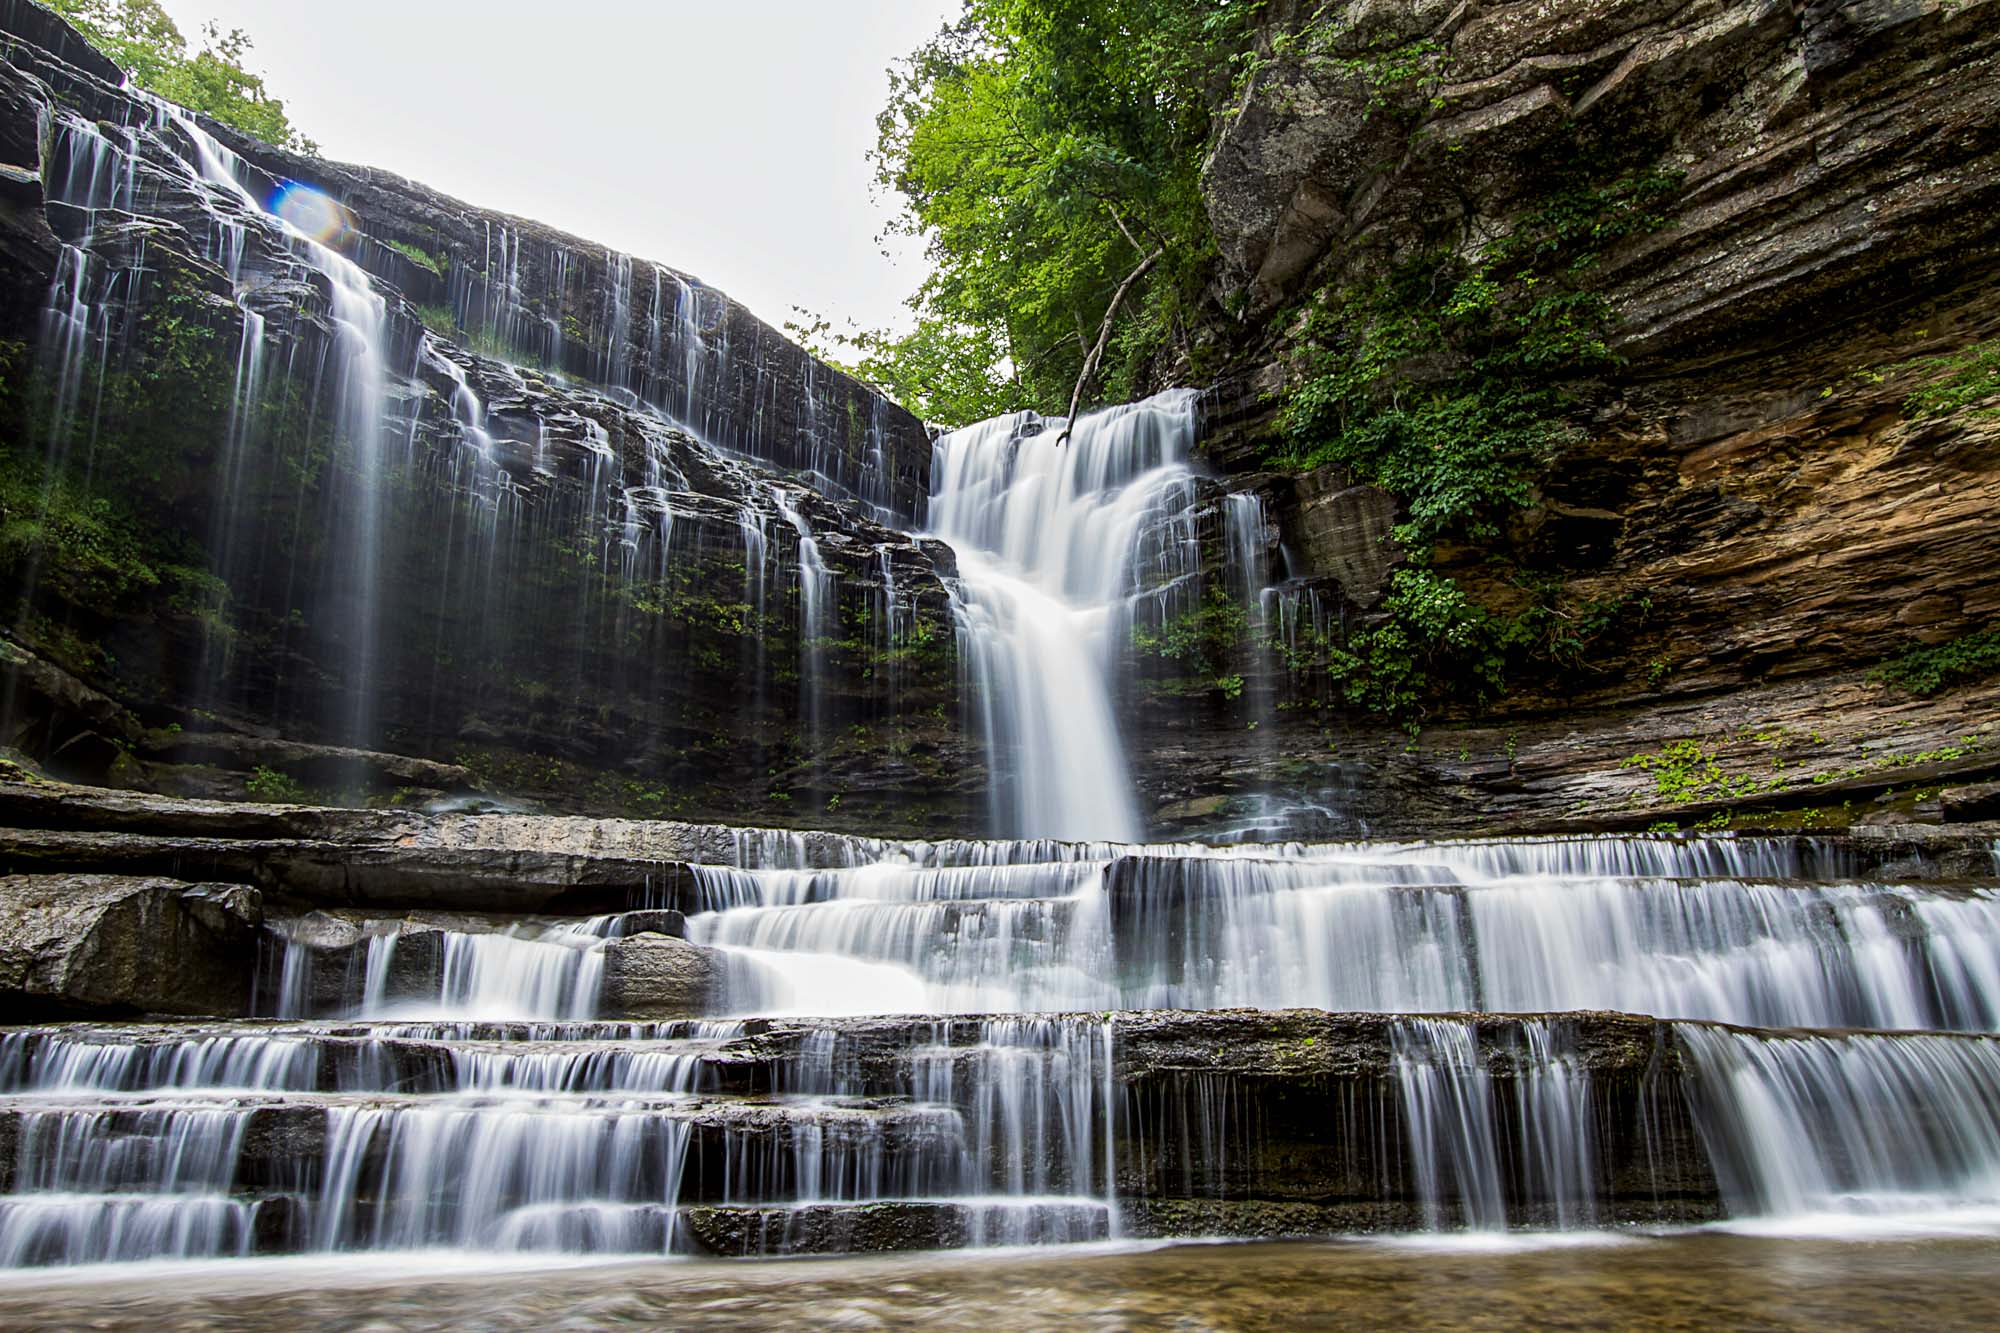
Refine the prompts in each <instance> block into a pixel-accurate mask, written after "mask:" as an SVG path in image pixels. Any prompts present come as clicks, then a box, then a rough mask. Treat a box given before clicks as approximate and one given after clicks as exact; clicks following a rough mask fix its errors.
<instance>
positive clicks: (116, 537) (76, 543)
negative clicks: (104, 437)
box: [0, 458, 160, 607]
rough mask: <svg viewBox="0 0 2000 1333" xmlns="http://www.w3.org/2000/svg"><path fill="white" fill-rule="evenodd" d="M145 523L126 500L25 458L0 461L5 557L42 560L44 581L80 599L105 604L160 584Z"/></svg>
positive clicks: (17, 566)
mask: <svg viewBox="0 0 2000 1333" xmlns="http://www.w3.org/2000/svg"><path fill="white" fill-rule="evenodd" d="M145 548H146V544H145V542H144V540H143V539H142V537H141V535H140V524H139V523H138V521H137V520H136V519H135V518H134V517H133V516H132V515H131V514H130V513H129V512H128V511H126V510H125V509H123V508H122V507H121V506H119V505H117V504H115V503H114V502H113V501H112V500H110V499H109V498H107V497H104V496H101V495H93V494H91V493H90V492H88V491H86V490H84V489H83V488H82V487H81V486H80V485H78V484H77V483H76V482H74V481H72V480H71V479H69V478H68V477H65V476H62V475H60V474H58V475H55V476H49V477H45V476H43V475H42V474H41V472H40V471H39V470H37V469H34V468H33V467H32V466H31V465H29V464H28V463H27V462H26V461H25V460H22V459H19V458H10V459H7V460H5V462H4V463H0V562H4V564H5V567H6V568H7V569H8V570H10V571H14V572H16V573H17V574H18V572H19V571H22V570H24V569H25V568H26V567H27V566H28V565H29V564H30V563H31V562H34V561H37V560H39V562H40V565H41V569H40V577H41V580H42V582H43V584H44V586H45V587H46V588H47V589H48V590H49V591H50V592H52V593H54V594H56V595H58V596H60V597H62V598H63V599H65V600H66V601H69V602H72V603H75V604H77V605H80V606H93V607H108V606H111V605H113V604H115V603H116V602H118V601H119V600H120V599H122V598H124V597H126V596H128V595H131V594H137V593H144V592H147V591H149V590H151V589H153V588H157V587H158V586H159V585H160V571H159V570H158V569H157V568H156V567H155V566H154V565H153V563H152V562H151V561H150V560H149V559H148V558H147V552H146V549H145Z"/></svg>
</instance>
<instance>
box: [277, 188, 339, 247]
mask: <svg viewBox="0 0 2000 1333" xmlns="http://www.w3.org/2000/svg"><path fill="white" fill-rule="evenodd" d="M271 211H272V212H273V213H276V214H277V215H278V216H279V217H281V218H283V219H284V220H285V221H287V222H289V223H291V224H292V226H294V227H296V228H298V229H299V230H300V231H302V232H304V233H305V234H306V235H308V236H310V237H312V238H313V239H314V240H316V241H318V242H320V244H322V245H334V246H337V245H339V244H340V243H341V242H342V241H344V240H345V239H346V238H347V236H348V234H349V233H350V232H352V231H353V230H354V214H353V213H351V212H349V211H348V208H347V205H345V204H343V203H341V202H340V201H339V200H338V199H335V198H334V197H333V196H332V195H330V194H328V193H326V191H324V190H316V189H314V188H313V187H312V186H310V185H306V184H303V183H301V182H299V181H286V182H285V183H284V184H282V185H280V186H279V187H278V191H277V193H276V194H274V195H272V196H271Z"/></svg>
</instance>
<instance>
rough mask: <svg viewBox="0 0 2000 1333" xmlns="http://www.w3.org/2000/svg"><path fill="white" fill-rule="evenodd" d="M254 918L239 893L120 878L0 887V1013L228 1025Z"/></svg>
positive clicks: (247, 962)
mask: <svg viewBox="0 0 2000 1333" xmlns="http://www.w3.org/2000/svg"><path fill="white" fill-rule="evenodd" d="M262 924H263V907H262V903H261V901H260V899H259V895H258V893H257V891H256V890H255V889H252V888H246V887H244V886H243V885H240V884H204V883H186V882H183V881H180V880H172V879H146V878H135V877H128V876H118V875H9V876H7V877H5V878H0V1011H4V1012H5V1013H6V1015H7V1018H8V1020H9V1021H15V1022H18V1021H21V1020H23V1019H30V1018H40V1017H52V1016H62V1015H78V1014H100V1015H106V1016H110V1015H117V1014H141V1013H153V1014H194V1015H208V1014H225V1015H226V1014H235V1013H241V1012H243V1010H244V1008H245V1006H246V1005H247V1004H248V1002H249V995H250V985H251V978H252V974H253V972H254V970H255V966H256V959H257V945H256V940H257V928H258V927H259V926H260V925H262Z"/></svg>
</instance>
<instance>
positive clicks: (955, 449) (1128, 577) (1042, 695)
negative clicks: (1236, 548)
mask: <svg viewBox="0 0 2000 1333" xmlns="http://www.w3.org/2000/svg"><path fill="white" fill-rule="evenodd" d="M1196 399H1197V395H1196V394H1194V393H1193V392H1191V391H1186V390H1177V391H1174V392H1170V393H1165V394H1161V395H1159V396H1158V397H1155V398H1151V399H1148V400H1147V401H1145V402H1143V403H1134V404H1130V405H1127V406H1124V407H1114V408H1108V409H1106V410H1104V411H1101V412H1094V413H1091V414H1089V415H1087V416H1084V417H1082V418H1080V419H1079V420H1077V421H1076V422H1074V423H1065V422H1064V421H1062V420H1061V419H1059V418H1057V419H1045V418H1043V417H1040V416H1038V415H1036V414H1035V413H1032V412H1021V413H1016V414H1014V415H1011V416H1004V417H996V418H994V419H993V420H991V421H986V422H982V423H980V424H979V425H976V426H968V427H966V428H965V429H964V430H960V431H953V432H952V433H950V434H948V435H945V436H943V437H941V438H940V439H939V440H938V442H937V446H936V449H935V451H934V453H933V456H932V461H931V512H930V523H931V528H932V529H933V530H934V531H935V532H936V533H937V534H938V535H940V536H942V537H944V538H945V539H946V540H947V541H949V542H950V543H951V544H952V548H953V550H955V551H956V552H957V553H958V565H959V578H960V586H961V589H962V595H963V601H962V603H961V606H960V609H959V623H960V635H961V639H962V641H963V642H964V644H965V648H966V653H967V658H968V669H969V671H970V674H971V677H972V688H973V690H974V694H975V699H976V705H975V706H976V708H977V709H978V716H979V720H980V724H981V730H982V732H983V734H984V736H985V738H986V742H987V746H988V751H989V754H990V756H991V757H990V763H991V766H992V769H993V778H992V802H993V816H994V825H995V827H996V828H997V829H998V830H999V831H1000V832H1002V833H1003V834H1005V835H1008V836H1012V837H1048V838H1104V839H1111V840H1114V841H1133V840H1136V839H1138V838H1139V837H1140V836H1141V833H1142V825H1141V821H1140V818H1139V813H1138V809H1137V805H1136V803H1135V801H1134V798H1133V793H1132V780H1131V774H1130V772H1129V770H1128V767H1127V764H1126V760H1125V749H1124V745H1123V742H1122V741H1121V739H1120V736H1119V729H1118V721H1117V712H1116V705H1117V692H1116V690H1115V689H1114V687H1113V680H1112V670H1113V667H1114V664H1115V662H1116V660H1117V656H1118V653H1119V650H1120V649H1121V648H1122V647H1123V645H1124V642H1125V639H1126V637H1127V634H1128V632H1129V630H1130V628H1131V624H1132V616H1131V608H1130V599H1132V598H1133V597H1134V596H1136V595H1137V594H1139V593H1141V592H1149V591H1153V590H1155V589H1156V588H1158V587H1159V586H1160V585H1161V584H1163V583H1166V582H1169V581H1172V580H1174V579H1176V578H1180V577H1183V576H1185V575H1187V574H1189V573H1192V572H1194V570H1196V569H1198V568H1199V554H1198V552H1191V551H1190V549H1189V547H1190V543H1189V540H1188V536H1189V531H1188V519H1189V511H1190V509H1191V508H1192V505H1193V501H1194V495H1193V488H1192V486H1191V480H1192V475H1193V474H1192V472H1191V471H1190V469H1189V466H1188V461H1187V460H1188V452H1189V450H1190V448H1191V447H1192V445H1193V442H1194V435H1195V428H1196V424H1197V416H1196ZM1064 434H1066V435H1067V437H1068V438H1067V439H1066V440H1063V441H1060V442H1059V441H1058V438H1057V437H1058V436H1059V435H1064Z"/></svg>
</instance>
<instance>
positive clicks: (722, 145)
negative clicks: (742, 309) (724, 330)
mask: <svg viewBox="0 0 2000 1333" xmlns="http://www.w3.org/2000/svg"><path fill="white" fill-rule="evenodd" d="M161 3H162V4H163V5H164V7H165V8H166V10H167V12H168V13H169V14H171V15H172V16H173V19H174V22H175V23H176V24H178V25H179V26H180V29H181V31H182V33H183V35H185V36H186V37H187V39H188V42H189V45H190V46H191V47H192V46H198V45H199V42H200V31H201V27H202V25H203V24H204V23H205V22H208V21H210V20H216V21H219V22H220V23H221V24H222V26H223V27H224V28H242V29H243V30H244V31H245V32H247V33H249V34H250V37H251V39H252V40H253V41H254V42H255V44H256V45H255V49H254V50H252V52H251V54H250V58H249V60H248V64H249V65H250V67H251V68H252V69H254V70H256V71H258V72H260V73H262V74H264V75H265V77H266V82H267V84H268V86H269V88H270V89H271V91H272V93H273V94H275V95H276V96H278V97H280V98H282V99H283V100H284V102H285V106H286V109H287V110H288V111H289V113H290V114H291V118H292V123H293V124H294V125H296V126H298V127H299V129H300V131H301V132H302V133H304V134H306V135H307V136H308V137H310V138H313V139H316V140H318V141H319V144H320V148H321V151H322V152H324V153H325V154H326V156H328V157H330V158H334V159H337V160H341V161H348V162H360V163H366V164H368V165H371V166H378V167H386V168H387V169H389V170H391V171H394V172H397V173H399V174H401V175H404V176H408V177H410V178H412V179H414V180H418V181H421V182H423V183H424V184H426V185H430V186H433V187H434V188H436V189H439V190H442V191H444V192H445V193H446V194H451V195H456V196H458V197H459V198H461V199H464V200H466V201H467V202H469V203H474V204H479V205H482V206H484V207H488V208H494V209H498V210H500V211H502V212H507V213H514V214H517V215H520V216H522V217H528V218H533V219H535V220H537V221H540V222H546V223H548V224H549V225H551V226H554V227H559V228H561V229H563V230H564V231H568V232H573V233H575V234H576V235H578V236H581V237H583V238H585V239H586V240H591V241H597V242H601V243H603V244H606V245H610V246H612V247H614V248H616V249H619V250H625V251H629V252H631V253H632V254H635V255H638V256H640V257H642V258H645V259H655V260H659V261H660V262H662V263H665V264H671V265H673V266H674V267H675V268H679V269H683V270H685V271H687V272H690V273H693V274H695V275H697V276H698V277H700V278H701V279H702V280H704V281H705V282H708V283H711V284H713V285H714V286H717V287H720V288H722V289H723V290H724V291H726V292H728V293H729V294H730V295H731V296H734V297H735V298H736V299H737V300H739V301H741V302H743V303H744V304H745V305H747V306H749V307H750V308H751V309H752V310H754V311H756V312H757V313H758V314H759V315H760V316H762V317H763V318H764V319H765V320H767V321H769V322H770V323H772V324H782V323H783V322H784V321H785V320H786V319H788V318H791V308H792V306H794V305H800V306H804V307H806V308H807V309H809V310H812V311H815V312H816V313H820V314H825V315H828V316H830V317H832V318H833V320H834V322H835V324H836V325H837V326H841V327H845V321H846V320H847V319H848V318H850V317H851V318H853V319H854V320H856V321H857V322H859V323H861V324H862V325H864V326H878V325H891V326H895V327H904V326H905V325H906V323H907V320H906V315H907V312H906V311H905V310H904V309H903V307H902V300H903V298H904V297H905V296H907V295H909V294H910V292H911V291H913V290H914V289H915V287H916V285H917V284H918V283H919V282H920V281H921V280H922V278H923V271H924V270H923V265H922V261H921V258H920V255H919V253H918V251H917V249H916V248H915V247H913V246H911V245H910V243H909V242H907V241H904V242H899V243H898V245H899V248H898V253H897V257H896V258H895V259H894V260H891V259H887V258H884V257H883V255H882V254H881V246H879V245H878V244H877V243H876V240H875V237H876V236H877V235H878V234H879V233H880V232H881V230H882V226H883V223H885V222H886V221H887V220H888V219H889V217H890V216H892V215H893V212H894V209H893V206H892V203H891V201H890V200H888V199H886V198H884V199H881V200H877V199H876V198H875V197H874V190H873V173H872V171H871V170H870V168H869V165H868V161H867V157H866V154H867V152H868V150H869V148H871V147H872V146H873V145H874V142H875V113H876V112H877V111H878V110H879V109H880V108H881V106H882V103H883V102H884V100H885V99H886V98H887V95H888V81H887V78H886V76H885V74H884V70H885V69H886V67H887V66H888V65H889V63H890V62H891V61H892V60H895V59H897V58H899V57H902V56H905V55H907V54H909V52H910V51H911V50H913V49H914V48H915V47H916V46H917V45H918V44H919V43H920V42H922V41H923V40H924V39H925V38H926V37H928V36H929V35H930V34H931V33H933V32H935V31H936V30H937V28H938V27H939V25H940V24H942V23H943V22H944V21H945V20H946V19H947V18H949V17H952V16H954V15H955V14H956V13H957V12H958V10H959V8H960V5H959V0H338V3H325V2H324V0H322V2H321V3H307V0H161Z"/></svg>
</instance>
